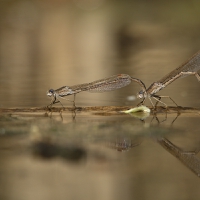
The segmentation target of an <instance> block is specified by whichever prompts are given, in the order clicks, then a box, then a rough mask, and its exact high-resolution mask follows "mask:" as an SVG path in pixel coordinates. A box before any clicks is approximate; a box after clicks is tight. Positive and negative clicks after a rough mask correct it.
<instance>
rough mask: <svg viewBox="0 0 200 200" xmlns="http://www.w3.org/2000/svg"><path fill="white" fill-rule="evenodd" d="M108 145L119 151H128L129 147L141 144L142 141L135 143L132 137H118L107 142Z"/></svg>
mask: <svg viewBox="0 0 200 200" xmlns="http://www.w3.org/2000/svg"><path fill="white" fill-rule="evenodd" d="M106 144H107V145H106V146H108V147H109V148H112V149H116V150H117V151H128V150H129V149H131V148H133V147H136V146H138V145H140V143H134V142H133V141H132V139H131V138H116V140H115V141H109V142H106Z"/></svg>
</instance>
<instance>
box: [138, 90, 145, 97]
mask: <svg viewBox="0 0 200 200" xmlns="http://www.w3.org/2000/svg"><path fill="white" fill-rule="evenodd" d="M138 97H139V98H140V99H142V98H143V97H144V94H143V91H140V92H139V93H138Z"/></svg>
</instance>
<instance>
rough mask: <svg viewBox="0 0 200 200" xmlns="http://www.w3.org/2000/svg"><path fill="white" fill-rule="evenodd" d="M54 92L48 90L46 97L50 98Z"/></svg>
mask: <svg viewBox="0 0 200 200" xmlns="http://www.w3.org/2000/svg"><path fill="white" fill-rule="evenodd" d="M54 93H55V92H54V90H53V89H50V90H49V91H48V92H47V96H49V97H51V96H52V95H54Z"/></svg>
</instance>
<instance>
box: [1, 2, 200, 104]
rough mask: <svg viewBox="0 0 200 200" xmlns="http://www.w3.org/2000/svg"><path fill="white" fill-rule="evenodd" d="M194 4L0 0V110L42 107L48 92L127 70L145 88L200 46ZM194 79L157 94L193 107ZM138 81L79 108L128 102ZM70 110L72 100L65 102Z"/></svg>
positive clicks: (86, 99)
mask: <svg viewBox="0 0 200 200" xmlns="http://www.w3.org/2000/svg"><path fill="white" fill-rule="evenodd" d="M199 8H200V2H199V1H197V0H191V1H187V0H178V1H170V0H168V1H158V0H152V1H147V0H140V1H132V0H124V1H119V0H115V1H113V0H71V1H70V0H1V1H0V94H1V95H0V107H29V106H31V107H32V106H46V105H48V104H49V102H50V99H49V98H48V97H47V96H46V92H47V90H48V89H50V88H53V89H57V88H59V87H61V86H64V85H68V86H70V85H75V84H79V83H85V82H91V81H94V80H97V79H101V78H105V77H109V76H111V75H114V74H118V73H127V74H130V75H131V76H133V77H136V78H139V79H141V80H142V81H143V82H144V83H145V84H146V85H147V86H149V85H150V84H151V83H152V82H154V81H157V80H159V79H160V78H162V77H163V76H164V75H165V74H166V73H168V72H170V70H173V69H175V68H176V67H178V66H179V65H180V64H181V63H182V62H184V61H186V60H187V59H188V58H189V57H190V56H192V55H193V54H194V53H195V52H196V51H198V50H199V49H200V48H199V46H200V37H199V36H200V12H199ZM199 88H200V85H199V84H198V82H197V80H196V78H194V77H188V78H186V79H181V80H177V81H176V82H175V83H173V84H172V85H170V86H169V87H168V88H166V89H165V90H164V92H163V91H162V93H160V94H165V95H170V96H171V97H172V98H173V99H174V100H175V101H176V102H177V103H178V104H179V105H182V106H184V105H187V106H188V105H190V106H198V102H197V101H194V99H195V98H198V97H199V95H198V94H197V92H196V91H197V90H199ZM139 90H140V88H139V86H138V85H137V84H135V83H133V84H131V85H130V86H128V87H126V88H124V89H120V90H118V91H115V92H110V93H103V94H90V93H87V92H86V93H83V94H79V95H78V96H77V99H76V100H77V105H78V106H83V105H85V106H88V105H91V106H92V105H129V104H136V103H135V102H129V101H128V100H127V96H130V95H135V94H136V93H137V92H138V91H139ZM63 103H64V104H65V105H71V103H69V102H63Z"/></svg>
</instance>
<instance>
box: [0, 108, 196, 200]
mask: <svg viewBox="0 0 200 200" xmlns="http://www.w3.org/2000/svg"><path fill="white" fill-rule="evenodd" d="M107 109H109V107H108V108H107ZM199 114H200V111H199V110H195V111H194V110H193V111H189V110H188V111H186V112H183V113H182V114H181V115H180V116H179V117H178V118H177V119H176V120H175V118H176V117H177V114H176V112H172V111H169V112H168V115H167V119H166V118H165V113H161V112H160V113H157V116H156V117H157V120H156V118H155V117H153V116H152V115H150V116H149V117H147V118H145V119H144V118H143V117H141V114H140V113H138V114H136V115H135V116H131V115H127V114H121V113H118V112H116V113H112V112H110V113H109V112H108V111H91V112H89V111H78V112H77V113H76V115H75V114H74V113H73V112H69V111H63V113H62V115H60V114H59V113H58V112H53V113H46V112H45V111H38V112H34V113H31V112H28V111H26V112H23V111H22V110H21V112H19V111H18V112H12V114H10V113H9V114H8V112H6V113H4V114H1V122H0V123H1V127H2V128H1V140H0V142H1V145H0V146H1V150H0V157H1V165H0V173H1V197H2V199H34V198H37V199H55V198H58V197H59V198H61V199H66V198H70V199H80V198H81V199H88V198H95V199H121V198H125V199H133V198H137V199H144V198H147V197H148V199H155V198H159V199H169V198H170V199H188V198H196V197H198V196H199V195H200V193H199V186H198V185H199V184H198V182H199V177H198V176H199V175H200V157H199V154H198V151H199V149H200V139H199V126H198V122H199ZM141 118H143V120H142V121H141ZM158 120H159V121H158ZM174 120H175V121H174ZM16 197H17V198H16Z"/></svg>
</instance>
